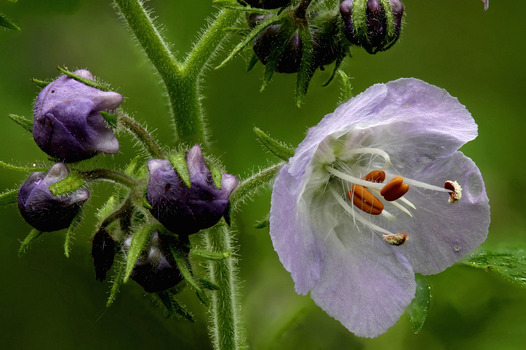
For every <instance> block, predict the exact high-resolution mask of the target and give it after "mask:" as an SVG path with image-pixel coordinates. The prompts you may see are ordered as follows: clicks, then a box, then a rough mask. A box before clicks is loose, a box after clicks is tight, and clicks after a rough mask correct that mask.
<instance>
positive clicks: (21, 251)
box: [18, 228, 42, 257]
mask: <svg viewBox="0 0 526 350" xmlns="http://www.w3.org/2000/svg"><path fill="white" fill-rule="evenodd" d="M41 234H42V231H39V230H37V229H36V228H34V229H32V230H31V231H30V232H29V234H28V235H27V236H26V238H24V241H22V244H20V249H18V256H19V257H20V256H22V255H23V254H24V253H25V252H26V251H27V249H28V248H29V246H30V245H31V243H33V242H34V241H35V240H36V239H37V238H38V237H40V235H41Z"/></svg>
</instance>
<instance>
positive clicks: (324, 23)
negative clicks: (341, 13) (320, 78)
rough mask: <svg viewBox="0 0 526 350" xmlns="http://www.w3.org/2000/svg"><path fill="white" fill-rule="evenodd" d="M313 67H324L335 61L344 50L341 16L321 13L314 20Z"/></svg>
mask: <svg viewBox="0 0 526 350" xmlns="http://www.w3.org/2000/svg"><path fill="white" fill-rule="evenodd" d="M312 23H313V25H314V26H313V27H314V29H313V30H312V40H313V45H314V47H313V51H314V52H313V67H315V68H316V67H322V68H321V69H323V66H326V65H329V64H331V63H332V62H334V61H335V60H336V59H337V58H338V55H340V52H341V50H342V44H341V42H340V37H339V35H338V34H339V24H340V20H339V18H338V17H337V16H336V17H335V16H333V15H330V14H328V15H320V16H318V17H315V18H313V20H312Z"/></svg>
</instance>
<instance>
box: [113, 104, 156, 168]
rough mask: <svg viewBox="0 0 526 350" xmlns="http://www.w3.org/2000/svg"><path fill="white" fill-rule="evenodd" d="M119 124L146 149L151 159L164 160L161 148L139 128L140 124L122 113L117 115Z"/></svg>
mask: <svg viewBox="0 0 526 350" xmlns="http://www.w3.org/2000/svg"><path fill="white" fill-rule="evenodd" d="M119 122H120V123H121V125H122V126H123V127H124V128H125V129H126V130H127V131H129V132H130V133H131V134H132V135H133V136H135V137H136V138H137V139H138V140H139V141H140V142H141V143H142V145H143V146H144V148H146V150H147V151H148V153H150V155H151V156H152V157H153V158H158V159H164V155H163V152H162V150H161V148H160V147H159V145H157V143H156V142H155V140H154V139H153V138H152V136H151V135H150V134H149V133H148V132H147V131H146V130H145V129H144V128H143V127H142V126H141V124H139V123H137V121H135V120H134V119H132V118H130V117H129V116H127V115H126V114H124V113H120V114H119Z"/></svg>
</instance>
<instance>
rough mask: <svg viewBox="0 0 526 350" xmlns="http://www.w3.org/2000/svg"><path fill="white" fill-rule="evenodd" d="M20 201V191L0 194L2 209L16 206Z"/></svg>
mask: <svg viewBox="0 0 526 350" xmlns="http://www.w3.org/2000/svg"><path fill="white" fill-rule="evenodd" d="M17 200H18V189H16V190H10V191H5V192H4V193H2V194H0V207H3V206H6V205H11V204H16V202H17Z"/></svg>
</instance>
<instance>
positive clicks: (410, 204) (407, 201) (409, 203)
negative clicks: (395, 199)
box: [400, 197, 416, 210]
mask: <svg viewBox="0 0 526 350" xmlns="http://www.w3.org/2000/svg"><path fill="white" fill-rule="evenodd" d="M400 200H401V201H402V202H404V203H405V204H407V205H408V206H410V207H411V208H413V209H415V210H416V206H415V205H414V204H413V203H412V202H411V201H410V200H409V199H407V198H405V197H402V198H400Z"/></svg>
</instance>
